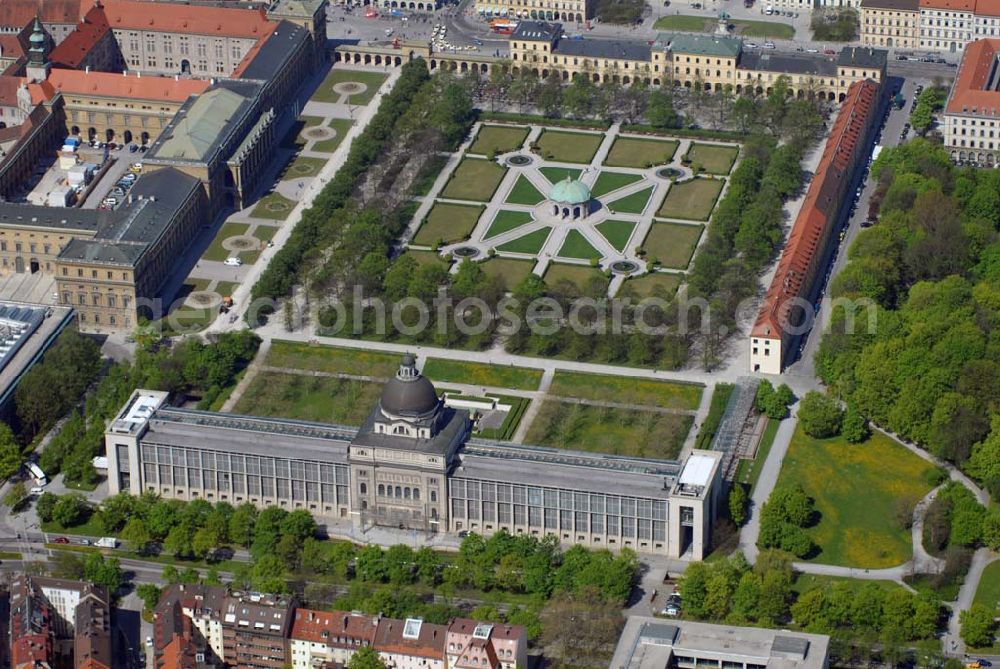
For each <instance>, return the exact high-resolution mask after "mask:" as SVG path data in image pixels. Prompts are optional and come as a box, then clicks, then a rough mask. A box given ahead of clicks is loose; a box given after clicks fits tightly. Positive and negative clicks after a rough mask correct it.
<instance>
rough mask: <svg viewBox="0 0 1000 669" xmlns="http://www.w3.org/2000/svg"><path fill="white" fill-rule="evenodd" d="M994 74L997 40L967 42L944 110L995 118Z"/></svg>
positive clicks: (999, 70)
mask: <svg viewBox="0 0 1000 669" xmlns="http://www.w3.org/2000/svg"><path fill="white" fill-rule="evenodd" d="M998 77H1000V39H981V40H976V41H975V42H972V43H971V44H969V45H967V46H966V47H965V53H964V54H963V55H962V62H961V63H960V64H959V66H958V76H957V77H955V83H954V84H953V85H952V88H951V93H950V94H949V95H948V103H947V104H946V105H945V113H947V114H975V115H979V116H993V117H995V116H996V115H997V110H998V109H1000V91H998V90H997V84H998V81H997V79H998Z"/></svg>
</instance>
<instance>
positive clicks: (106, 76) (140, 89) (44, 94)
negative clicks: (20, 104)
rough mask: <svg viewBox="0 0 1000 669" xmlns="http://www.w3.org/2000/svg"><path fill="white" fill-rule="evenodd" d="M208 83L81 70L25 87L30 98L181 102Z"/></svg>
mask: <svg viewBox="0 0 1000 669" xmlns="http://www.w3.org/2000/svg"><path fill="white" fill-rule="evenodd" d="M209 86H211V82H209V81H205V80H202V79H174V78H173V77H157V76H146V77H141V76H136V75H133V74H129V75H123V74H115V73H112V72H94V71H91V72H84V71H81V70H59V69H56V70H52V71H51V72H49V78H48V79H46V80H45V81H43V82H41V83H37V84H28V90H30V91H31V96H32V99H36V97H37V98H42V99H46V100H49V99H52V97H53V96H55V94H56V93H57V92H61V93H63V94H73V93H77V94H79V95H96V96H100V97H109V98H129V99H136V100H156V101H160V102H176V103H181V102H184V101H185V100H187V99H188V98H189V97H191V96H192V95H197V94H199V93H203V92H205V91H206V90H207V89H208V87H209Z"/></svg>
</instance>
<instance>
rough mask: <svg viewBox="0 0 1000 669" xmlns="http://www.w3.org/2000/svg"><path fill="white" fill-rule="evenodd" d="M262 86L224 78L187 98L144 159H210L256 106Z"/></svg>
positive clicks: (147, 160) (174, 160) (173, 160)
mask: <svg viewBox="0 0 1000 669" xmlns="http://www.w3.org/2000/svg"><path fill="white" fill-rule="evenodd" d="M262 86H263V84H261V83H257V82H254V81H249V80H234V79H226V80H223V81H219V82H217V83H216V84H215V86H214V87H212V88H211V89H210V90H209V91H208V92H207V93H204V94H202V95H199V96H198V97H197V98H190V99H188V101H187V102H185V103H184V105H183V106H182V107H181V108H180V110H178V112H177V114H175V115H174V117H173V118H172V119H171V120H170V122H169V123H168V124H167V126H166V127H165V128H164V129H163V130H162V131H161V132H160V136H159V137H157V138H156V140H155V141H154V142H153V144H152V145H151V146H150V147H149V151H148V152H147V153H146V162H153V161H156V160H163V161H166V162H168V163H170V162H195V163H197V162H201V163H209V162H211V161H213V160H214V159H215V158H216V156H217V155H218V154H219V151H221V150H222V149H223V148H224V147H225V146H227V144H229V142H230V139H231V138H232V136H233V134H234V133H235V132H236V131H237V130H239V128H240V127H241V126H242V124H243V122H244V121H246V119H247V118H248V117H249V116H250V115H251V114H252V113H253V112H254V110H255V109H256V106H257V105H256V99H257V96H258V94H259V92H260V90H261V87H262Z"/></svg>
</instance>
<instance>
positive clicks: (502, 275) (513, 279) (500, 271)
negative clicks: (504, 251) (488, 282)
mask: <svg viewBox="0 0 1000 669" xmlns="http://www.w3.org/2000/svg"><path fill="white" fill-rule="evenodd" d="M480 267H482V268H483V271H484V272H486V275H487V276H490V277H498V278H499V279H500V280H501V281H502V282H503V285H504V287H505V288H506V289H507V290H513V289H514V288H515V287H516V286H517V284H519V283H520V282H521V281H522V280H523V279H524V277H526V276H528V275H529V274H531V271H532V270H533V269H534V268H535V261H534V260H519V259H517V258H490V259H489V260H486V261H484V262H482V263H481V264H480Z"/></svg>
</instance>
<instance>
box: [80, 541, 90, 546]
mask: <svg viewBox="0 0 1000 669" xmlns="http://www.w3.org/2000/svg"><path fill="white" fill-rule="evenodd" d="M80 545H81V546H89V545H90V539H80Z"/></svg>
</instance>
